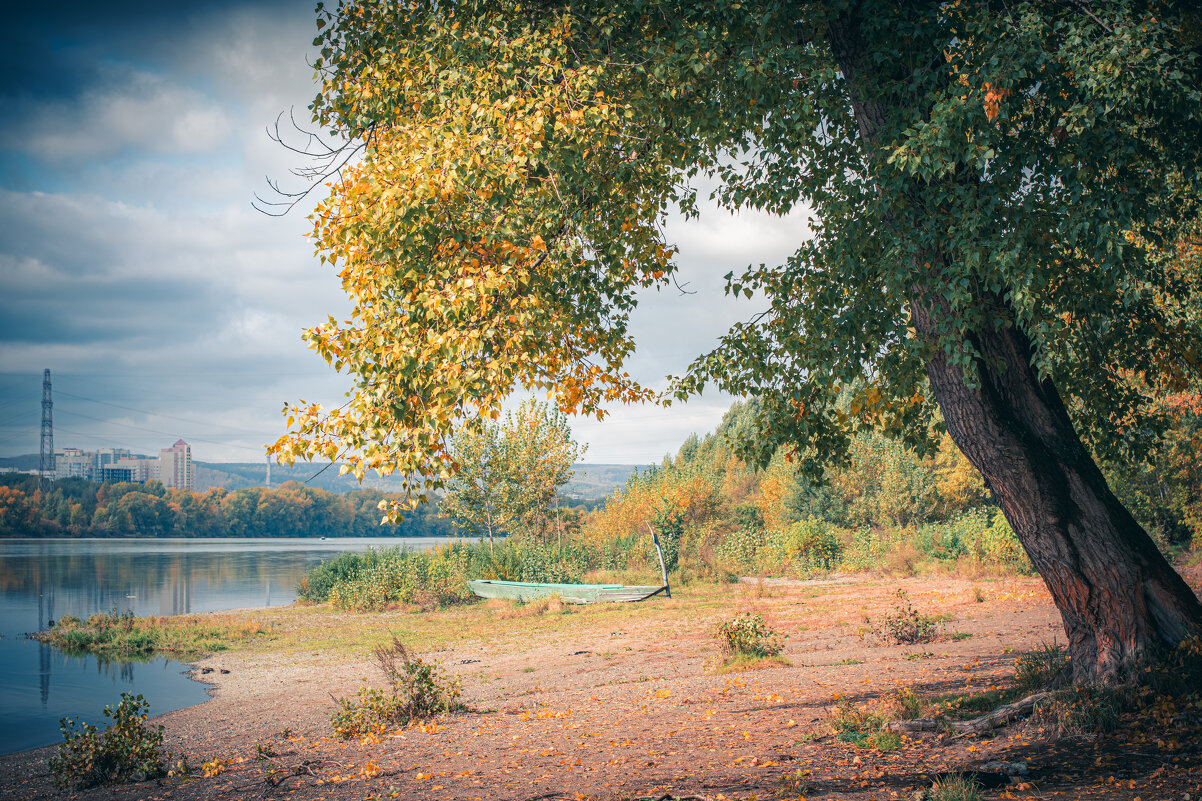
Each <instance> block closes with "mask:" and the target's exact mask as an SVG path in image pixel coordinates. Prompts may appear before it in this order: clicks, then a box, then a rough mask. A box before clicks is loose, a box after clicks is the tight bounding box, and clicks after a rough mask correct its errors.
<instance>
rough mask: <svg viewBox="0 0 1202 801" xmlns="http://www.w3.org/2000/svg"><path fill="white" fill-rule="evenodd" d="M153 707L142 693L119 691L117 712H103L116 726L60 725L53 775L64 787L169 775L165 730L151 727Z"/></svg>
mask: <svg viewBox="0 0 1202 801" xmlns="http://www.w3.org/2000/svg"><path fill="white" fill-rule="evenodd" d="M149 711H150V704H149V703H148V702H147V701H146V700H145V699H143V698H142V696H141V695H140V694H139V695H130V694H128V693H121V701H120V702H119V703H118V704H117V708H116V709H113V708H112V707H111V706H106V707H105V708H104V716H105V717H107V718H111V719H112V723H110V724H109V725H108V726H106V727H105V728H104V729H103V730H101V729H98V728H97V727H95V726H93V725H91V724H90V723H82V722H80V721H79V719H78V718H76V719H73V720H68V719H67V718H63V719H62V720H61V721H60V722H59V729H60V731H62V733H63V742H62V743H61V744H60V745H59V747H58V753H57V755H55V756H53V757H51V758H50V773H51V775H52V776H53V777H54V781H55V783H56V784H58V785H59V786H60V787H63V788H65V789H76V790H82V789H84V788H86V787H97V786H99V785H102V784H115V783H118V782H140V781H146V780H147V779H157V778H159V777H160V776H163V775H165V774H166V772H167V770H166V768H165V767H164V759H163V755H162V754H161V753H160V751H159V749H160V748H162V745H163V727H162V726H155V727H151V726H147V725H146V717H147V714H148V713H149Z"/></svg>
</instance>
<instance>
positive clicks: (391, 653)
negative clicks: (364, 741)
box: [330, 635, 463, 739]
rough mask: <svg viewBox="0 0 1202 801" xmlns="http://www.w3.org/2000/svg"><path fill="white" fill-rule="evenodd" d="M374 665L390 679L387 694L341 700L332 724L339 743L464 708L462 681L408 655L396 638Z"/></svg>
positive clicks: (365, 691)
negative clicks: (460, 701)
mask: <svg viewBox="0 0 1202 801" xmlns="http://www.w3.org/2000/svg"><path fill="white" fill-rule="evenodd" d="M376 663H377V664H378V665H379V667H380V670H381V671H383V673H384V676H385V678H386V679H387V680H388V688H387V689H386V690H381V689H376V688H370V687H363V688H361V689H360V690H359V694H358V696H357V698H356V699H354V700H352V699H349V698H343V699H339V701H338V707H339V708H338V709H337V710H336V711H335V712H334V714H333V716H332V717H331V719H330V722H331V723H332V724H333V727H334V736H335V737H338V738H339V739H347V738H350V737H361V736H364V735H367V734H383V733H384V732H386V731H388V730H390V729H397V728H400V727H401V726H404V725H405V724H407V723H409V722H410V721H414V720H425V719H427V718H431V717H434V716H436V715H441V714H443V713H445V712H453V711H455V710H456V709H462V708H463V705H462V704H461V703H459V696H460V694H461V692H462V685H461V683H460V680H459V679H457V678H454V677H451V676H447V675H446V674H445V673H444V672H443V671H442V669H441V668H440V667H439V666H438V664H437V663H433V662H426V661H425V660H424V659H422V658H421V657H419V656H416V655H414V654H412V653H410V651H409V649H408V648H407V647H406V646H405V644H404V643H403V642H401V641H400V640H399V639H398V638H397V637H396V636H395V635H394V636H393V638H392V643H391V644H389V645H382V646H380V647H379V648H377V649H376Z"/></svg>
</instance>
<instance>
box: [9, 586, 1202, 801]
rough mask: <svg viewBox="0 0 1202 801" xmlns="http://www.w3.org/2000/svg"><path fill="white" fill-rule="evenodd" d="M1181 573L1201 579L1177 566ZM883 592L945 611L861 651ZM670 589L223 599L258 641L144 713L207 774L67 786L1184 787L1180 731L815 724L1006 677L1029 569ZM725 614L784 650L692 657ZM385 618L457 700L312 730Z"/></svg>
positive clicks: (888, 605)
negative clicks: (396, 727)
mask: <svg viewBox="0 0 1202 801" xmlns="http://www.w3.org/2000/svg"><path fill="white" fill-rule="evenodd" d="M1187 577H1188V579H1189V580H1190V582H1191V584H1192V585H1193V586H1194V587H1195V588H1197V587H1199V586H1200V584H1202V581H1200V575H1199V571H1197V570H1196V569H1195V570H1193V571H1190V572H1189V573H1188V574H1187ZM897 589H904V590H905V591H906V592H907V593H908V595H909V598H910V601H911V602H912V603H913V605H914V607H915V608H917V609H918V610H920V611H922V612H924V613H927V614H931V615H938V616H943V617H944V618H947V619H948V620H947V622H946V623H945V637H944V639H942V640H941V641H938V642H934V643H928V644H916V645H884V644H881V643H879V642H878V641H877V640H876V638H874V637H873V636H871V635H870V634H867V633H866V631H865V623H864V618H865V617H866V616H867V617H870V618H876V619H880V617H881V616H882V615H884V614H888V613H889V612H890V610H892V609H894V608H895V607H896V604H897V597H896V596H895V595H894V593H895V591H896V590H897ZM674 596H675V597H673V598H672V599H654V600H652V601H648V602H644V603H641V604H622V605H607V606H588V607H564V608H563V609H560V610H558V611H557V610H555V609H554V608H553V607H546V606H544V605H533V604H532V605H528V606H526V607H514V606H511V605H509V604H506V603H498V602H490V603H489V604H474V605H471V606H466V607H460V608H453V609H449V610H441V611H426V612H423V611H420V610H411V611H396V612H388V613H364V614H354V613H341V612H335V611H332V610H330V609H329V608H328V607H311V608H299V607H290V608H283V609H280V608H273V609H259V610H242V611H236V612H225V613H222V614H223V616H226V617H232V618H233V619H239V618H241V619H244V620H246V621H254V622H256V623H258V624H259V625H261V626H262V627H263V628H264V630H266V631H268V632H269V633H268V634H267V635H266V636H262V637H257V638H256V639H255V640H254V641H252V642H249V643H247V644H245V645H243V646H237V647H236V649H235V650H231V651H227V652H223V653H220V654H216V655H211V656H208V657H206V658H205V659H203V660H201V661H199V662H197V663H196V671H195V674H196V676H197V677H198V678H200V679H202V680H205V681H209V682H211V683H212V684H213V690H212V695H213V698H212V700H211V701H209V702H207V703H205V704H202V705H199V706H195V707H190V708H187V709H181V710H178V711H175V712H172V713H169V714H167V715H163V716H161V717H160V718H158V719H157V720H156V721H155V722H157V723H161V724H163V725H164V726H165V727H166V745H167V748H168V749H170V750H172V751H175V752H177V753H184V754H187V755H188V756H189V759H190V761H191V763H192V764H193V765H195V766H199V765H201V763H208V764H209V765H210V766H216V767H217V769H218V770H219V771H220V772H216V771H213V770H210V772H215V773H216V775H213V776H210V777H208V778H203V777H199V776H198V777H197V778H195V779H194V780H189V781H185V782H176V781H174V780H168V781H166V782H164V783H162V784H155V783H146V784H142V785H133V786H127V787H118V788H103V789H97V790H91V791H86V792H84V793H80V794H78V797H80V798H85V799H92V798H97V799H98V798H106V799H110V798H116V799H145V798H170V799H202V798H206V799H207V798H228V799H240V798H246V797H255V798H300V799H311V800H312V801H317V799H341V798H346V799H351V798H354V799H362V798H387V797H397V798H412V799H419V798H420V799H443V798H446V799H469V798H480V799H494V798H498V799H515V801H516V800H522V801H524V800H525V799H532V798H545V799H551V798H584V799H618V798H648V797H649V798H658V797H660V796H662V795H664V794H665V793H667V794H671V795H672V796H673V797H677V798H679V797H681V796H687V795H695V796H701V797H705V798H711V799H717V798H719V797H724V798H728V799H730V798H740V799H744V798H752V797H754V798H756V799H764V798H777V797H782V798H783V797H787V798H792V799H796V798H797V797H798V795H802V796H805V797H821V798H839V799H857V801H868V800H869V799H873V798H876V799H881V801H883V800H884V799H891V798H912V797H913V795H914V792H915V791H917V790H919V789H921V788H923V787H927V786H929V785H930V779H931V777H932V776H934V775H936V774H938V773H940V772H943V771H958V770H966V769H979V768H980V766H982V765H984V764H985V763H988V762H991V761H992V762H996V761H999V760H1000V761H1003V762H1006V763H1007V764H1013V763H1018V762H1023V763H1026V765H1027V766H1028V771H1029V774H1028V777H1029V779H1030V781H1021V782H1014V783H1008V784H1007V786H1006V787H1004V788H997V789H996V790H992V791H989V794H988V795H987V796H986V797H991V798H992V797H1014V798H1024V797H1031V798H1034V797H1040V798H1065V799H1067V798H1105V799H1120V798H1121V799H1134V798H1136V797H1137V796H1138V797H1141V798H1142V799H1144V801H1150V799H1152V798H1170V797H1172V798H1177V799H1180V798H1181V797H1182V793H1183V792H1190V793H1192V794H1193V795H1192V797H1195V798H1196V797H1198V793H1199V792H1202V774H1200V773H1199V772H1198V771H1199V767H1200V765H1202V755H1200V754H1199V751H1198V749H1199V745H1198V742H1199V740H1198V738H1194V739H1193V740H1192V741H1189V740H1185V739H1181V738H1178V739H1177V741H1176V742H1175V743H1173V742H1168V741H1164V742H1163V747H1162V746H1160V745H1157V744H1156V743H1155V742H1154V741H1149V742H1147V743H1145V744H1144V745H1143V746H1140V747H1139V748H1135V749H1132V748H1123V747H1120V746H1121V745H1123V744H1122V743H1119V742H1118V741H1114V740H1112V739H1103V740H1100V741H1097V742H1090V743H1086V744H1081V743H1078V744H1074V745H1071V746H1066V745H1065V744H1063V743H1062V744H1059V745H1054V746H1053V745H1048V744H1046V743H1045V741H1044V740H1043V739H1042V738H1043V737H1044V733H1042V732H1038V731H1035V730H1022V729H1015V730H1013V731H1011V730H1005V734H1003V735H1002V736H999V737H996V738H994V739H976V738H958V739H937V738H932V737H922V738H921V739H907V740H904V741H903V742H902V743H901V746H900V747H899V748H897V749H896V750H892V751H888V752H882V751H877V750H875V749H865V748H860V747H857V746H856V745H855V744H854V743H851V742H843V741H841V740H839V739H838V738H837V737H835V736H833V735H832V734H831V732H830V730H829V727H828V726H827V724H826V721H827V718H828V717H829V711H830V709H831V708H832V706H833V705H835V704H837V703H839V702H840V701H843V700H846V699H851V700H852V701H853V702H855V703H868V702H869V701H870V700H871V699H874V698H877V697H879V696H882V695H884V694H886V693H888V692H889V691H891V690H894V689H896V688H897V687H899V686H911V687H913V688H914V690H915V691H916V692H918V693H920V694H924V695H933V694H949V693H966V692H974V691H980V690H987V689H989V688H990V687H996V686H999V685H1002V684H1004V683H1005V682H1006V681H1008V679H1009V677H1010V676H1012V675H1013V672H1014V659H1015V657H1016V656H1017V655H1019V654H1021V653H1023V652H1027V651H1032V650H1035V649H1037V648H1038V647H1039V646H1040V645H1041V644H1042V643H1051V642H1053V641H1054V640H1057V639H1058V640H1059V641H1060V642H1064V635H1063V633H1062V632H1061V629H1060V623H1059V615H1058V614H1057V612H1056V610H1055V609H1054V607H1053V606H1052V605H1051V603H1050V601H1049V600H1048V598H1047V595H1046V592H1045V591H1044V590H1043V587H1042V584H1041V583H1040V582H1039V581H1038V580H1037V579H1003V580H996V581H969V580H960V579H946V578H931V577H927V578H921V579H905V580H894V579H881V578H866V577H853V578H850V579H849V580H848V581H847V582H846V583H839V584H831V583H829V582H828V583H817V582H815V583H807V582H798V583H793V584H770V583H748V584H732V585H723V586H704V587H699V588H684V589H678V590H677V591H675V592H674ZM742 610H746V611H751V612H754V613H758V614H761V615H762V616H763V617H764V619H765V620H766V621H767V622H768V623H769V625H771V626H772V627H773V628H775V629H777V630H779V631H782V632H784V633H786V634H789V635H790V639H789V641H788V644H787V646H786V648H785V651H784V654H783V656H784V657H785V658H786V659H787V660H788V662H789V663H790V664H789V665H787V666H783V665H775V666H772V667H770V668H767V669H763V670H756V671H748V672H743V673H727V674H723V673H716V672H714V671H713V670H712V666H713V665H714V663H715V662H716V660H717V659H718V656H719V654H718V651H717V646H716V643H715V641H714V640H713V639H712V637H711V636H710V635H711V631H712V629H713V627H714V626H715V625H716V624H717V623H718V622H720V621H722V620H726V619H729V618H730V617H731V616H732V615H733V614H734V613H735V612H736V611H742ZM390 632H396V633H397V634H399V635H400V636H401V637H402V639H404V640H405V641H406V642H408V643H411V644H414V645H416V646H417V648H418V649H419V651H420V652H421V653H422V654H423V655H427V656H430V657H433V658H435V659H438V660H440V661H441V662H442V664H443V666H444V667H445V668H446V669H447V670H448V672H451V673H454V674H456V675H458V676H459V677H461V678H462V680H463V684H464V696H463V700H464V701H466V702H467V703H468V704H469V705H470V706H472V707H473V708H474V709H475V710H476V711H475V712H473V713H468V714H460V715H454V716H450V717H448V718H445V719H442V720H440V721H436V722H435V723H434V724H433V725H426V726H423V727H418V728H409V729H405V730H403V731H398V732H394V733H391V734H389V735H388V736H385V737H384V738H382V739H380V740H378V741H374V738H373V741H358V740H356V741H350V742H339V741H336V740H334V739H333V737H332V732H331V729H330V722H329V716H330V713H331V712H332V711H333V709H334V704H333V701H332V700H331V696H336V697H342V696H348V695H352V694H354V693H355V692H356V690H357V689H358V688H359V687H360V686H363V683H364V681H366V682H367V683H369V684H378V683H379V682H380V676H379V674H378V671H377V670H376V668H375V666H374V664H373V663H372V660H371V658H370V654H371V650H372V648H374V646H375V645H377V644H379V643H382V642H384V641H385V640H386V639H387V638H388V637H389V636H390ZM206 671H207V672H206ZM227 671H228V672H227ZM1128 733H1129V732H1128ZM52 752H53V749H52V748H45V749H38V750H36V751H27V752H23V753H21V754H14V755H11V756H8V757H3V758H0V795H3V797H6V798H9V797H19V798H22V799H30V800H31V801H32V800H33V799H41V798H52V797H59V794H58V793H57V792H56V791H55V790H54V788H53V786H52V784H51V782H50V777H49V773H48V771H47V768H46V759H47V758H48V757H49V755H50V754H51V753H52ZM1129 752H1130V753H1129ZM1144 752H1149V753H1151V754H1153V757H1154V758H1153V757H1149V756H1148V754H1147V753H1144ZM1125 754H1127V755H1126V756H1125ZM1141 754H1142V755H1141ZM1095 763H1097V764H1095ZM994 772H996V771H994ZM1119 779H1121V782H1118V780H1119ZM1116 782H1118V784H1116ZM1024 784H1026V785H1029V786H1027V787H1026V788H1025V789H1024V788H1022V785H1024ZM1003 792H1005V793H1009V796H1003V795H1001V793H1003ZM394 794H395V795H394Z"/></svg>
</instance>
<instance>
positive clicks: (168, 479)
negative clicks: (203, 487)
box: [159, 439, 195, 490]
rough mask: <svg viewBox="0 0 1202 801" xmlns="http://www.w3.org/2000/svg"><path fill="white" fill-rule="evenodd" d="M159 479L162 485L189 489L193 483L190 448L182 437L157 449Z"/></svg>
mask: <svg viewBox="0 0 1202 801" xmlns="http://www.w3.org/2000/svg"><path fill="white" fill-rule="evenodd" d="M159 481H161V482H163V486H164V487H178V488H179V489H186V490H191V489H192V485H193V484H194V483H195V477H194V475H193V472H192V448H191V446H189V445H188V443H186V442H184V441H183V440H182V439H180V440H176V442H175V444H174V445H172V446H171V447H170V448H163V450H161V451H159Z"/></svg>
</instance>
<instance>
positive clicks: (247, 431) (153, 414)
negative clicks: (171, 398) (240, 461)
mask: <svg viewBox="0 0 1202 801" xmlns="http://www.w3.org/2000/svg"><path fill="white" fill-rule="evenodd" d="M58 394H59V395H66V396H67V397H68V398H75V399H76V400H81V401H87V402H88V403H99V404H101V405H103V406H112V407H113V408H114V409H124V410H125V411H127V412H138V413H139V414H145V415H149V416H151V417H162V418H165V419H167V420H179V421H180V422H181V423H192V424H193V425H198V426H205V427H206V428H212V427H214V426H217V427H218V428H228V429H230V430H231V431H238V432H240V433H243V434H255V433H257V432H255V431H251V430H250V429H246V428H238V427H237V426H230V425H225V424H223V423H206V422H204V421H201V420H192V419H190V418H187V417H177V416H175V415H171V414H163V413H161V412H151V411H147V410H146V409H137V408H135V407H133V406H123V405H121V404H120V403H111V402H109V401H102V400H97V399H96V398H86V397H84V396H83V395H74V394H72V393H70V392H64V391H63V390H61V389H60V390H59V391H58ZM147 430H148V431H149V430H150V429H147Z"/></svg>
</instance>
